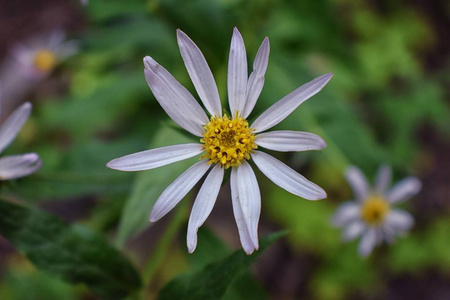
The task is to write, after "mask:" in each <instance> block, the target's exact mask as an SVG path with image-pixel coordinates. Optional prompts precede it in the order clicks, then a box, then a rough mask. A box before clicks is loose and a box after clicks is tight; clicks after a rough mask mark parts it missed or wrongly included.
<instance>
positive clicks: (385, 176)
mask: <svg viewBox="0 0 450 300" xmlns="http://www.w3.org/2000/svg"><path fill="white" fill-rule="evenodd" d="M391 180H392V170H391V167H390V166H389V165H382V166H381V167H380V169H379V170H378V174H377V178H376V179H375V189H376V191H377V192H378V193H379V194H381V195H384V193H385V192H386V191H387V189H388V187H389V185H390V184H391Z"/></svg>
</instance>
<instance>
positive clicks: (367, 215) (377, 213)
mask: <svg viewBox="0 0 450 300" xmlns="http://www.w3.org/2000/svg"><path fill="white" fill-rule="evenodd" d="M389 209H390V208H389V203H388V202H387V201H386V200H385V199H384V198H383V197H381V196H378V195H371V196H369V197H368V198H367V199H366V201H365V202H364V203H363V205H362V207H361V217H362V219H363V220H364V221H365V222H366V223H367V224H369V225H380V224H381V223H383V221H384V218H386V216H387V214H388V212H389Z"/></svg>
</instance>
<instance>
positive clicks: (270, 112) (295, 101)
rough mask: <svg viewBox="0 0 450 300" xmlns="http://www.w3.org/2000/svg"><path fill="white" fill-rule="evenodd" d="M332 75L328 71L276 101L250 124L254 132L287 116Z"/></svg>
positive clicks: (319, 88)
mask: <svg viewBox="0 0 450 300" xmlns="http://www.w3.org/2000/svg"><path fill="white" fill-rule="evenodd" d="M331 77H333V74H332V73H328V74H325V75H322V76H320V77H317V78H316V79H314V80H312V81H310V82H308V83H306V84H304V85H302V86H301V87H299V88H297V89H296V90H294V91H293V92H291V93H290V94H289V95H287V96H285V97H283V98H282V99H281V100H279V101H277V102H276V103H275V104H274V105H272V106H271V107H269V108H268V109H267V110H266V111H265V112H264V113H262V114H261V115H260V116H259V117H258V118H257V119H256V120H255V121H254V122H253V124H252V125H251V128H253V129H255V130H256V131H255V133H258V132H262V131H264V130H266V129H269V128H272V127H273V126H275V125H277V124H278V123H280V122H281V121H283V120H284V119H285V118H286V117H287V116H289V115H290V114H291V113H292V112H293V111H294V110H295V109H296V108H297V107H298V106H299V105H300V104H302V103H303V102H305V101H306V100H308V99H309V98H311V97H312V96H314V95H315V94H317V93H318V92H319V91H320V90H321V89H322V88H323V87H324V86H325V85H326V84H327V83H328V81H330V79H331Z"/></svg>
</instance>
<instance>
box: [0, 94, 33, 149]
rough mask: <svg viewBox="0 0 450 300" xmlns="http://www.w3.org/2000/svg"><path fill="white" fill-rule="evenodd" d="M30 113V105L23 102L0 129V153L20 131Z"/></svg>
mask: <svg viewBox="0 0 450 300" xmlns="http://www.w3.org/2000/svg"><path fill="white" fill-rule="evenodd" d="M30 112H31V103H30V102H25V103H24V104H22V105H21V106H20V107H19V108H17V109H16V110H15V111H14V112H13V113H12V114H11V115H10V116H9V118H8V119H7V120H6V121H5V123H3V124H2V126H1V127H0V152H2V151H3V150H4V149H5V148H6V147H8V145H9V144H11V142H12V141H13V140H14V138H15V137H16V136H17V134H18V133H19V131H20V129H22V127H23V125H24V124H25V122H26V121H27V120H28V117H29V116H30Z"/></svg>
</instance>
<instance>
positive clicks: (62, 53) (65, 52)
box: [55, 41, 80, 60]
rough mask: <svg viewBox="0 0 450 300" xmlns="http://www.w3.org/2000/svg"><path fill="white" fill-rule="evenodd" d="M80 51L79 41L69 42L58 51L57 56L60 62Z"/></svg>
mask: <svg viewBox="0 0 450 300" xmlns="http://www.w3.org/2000/svg"><path fill="white" fill-rule="evenodd" d="M79 49H80V43H79V42H78V41H67V42H65V43H63V44H61V45H60V46H59V47H58V48H57V49H56V50H55V52H56V54H57V56H58V58H59V59H60V60H63V59H65V58H67V57H69V56H72V55H74V54H76V53H77V52H78V50H79Z"/></svg>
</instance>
